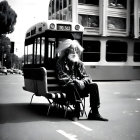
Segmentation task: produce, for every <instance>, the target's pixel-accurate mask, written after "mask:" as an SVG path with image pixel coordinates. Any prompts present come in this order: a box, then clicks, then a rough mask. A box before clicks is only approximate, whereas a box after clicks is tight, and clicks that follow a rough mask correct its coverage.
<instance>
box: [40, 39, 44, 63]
mask: <svg viewBox="0 0 140 140" xmlns="http://www.w3.org/2000/svg"><path fill="white" fill-rule="evenodd" d="M40 41H41V44H40V46H41V50H40V52H41V54H40V56H41V58H40V59H41V64H43V63H44V56H45V37H41V40H40Z"/></svg>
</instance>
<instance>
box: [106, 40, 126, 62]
mask: <svg viewBox="0 0 140 140" xmlns="http://www.w3.org/2000/svg"><path fill="white" fill-rule="evenodd" d="M106 60H107V61H108V62H126V61H127V43H126V42H121V41H107V43H106Z"/></svg>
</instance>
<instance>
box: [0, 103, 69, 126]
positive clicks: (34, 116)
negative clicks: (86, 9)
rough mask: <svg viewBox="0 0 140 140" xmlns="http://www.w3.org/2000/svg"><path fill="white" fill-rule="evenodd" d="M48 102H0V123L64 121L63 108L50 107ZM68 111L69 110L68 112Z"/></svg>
mask: <svg viewBox="0 0 140 140" xmlns="http://www.w3.org/2000/svg"><path fill="white" fill-rule="evenodd" d="M48 107H49V104H41V103H40V104H31V105H30V104H27V103H10V104H0V124H3V123H18V122H31V121H64V120H67V119H66V118H64V110H62V109H55V108H54V107H51V109H50V113H49V116H47V110H48ZM68 113H69V112H68Z"/></svg>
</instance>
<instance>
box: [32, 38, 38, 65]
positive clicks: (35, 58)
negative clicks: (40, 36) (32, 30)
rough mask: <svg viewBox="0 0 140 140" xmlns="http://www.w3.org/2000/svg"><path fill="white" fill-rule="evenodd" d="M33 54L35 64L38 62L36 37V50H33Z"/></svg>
mask: <svg viewBox="0 0 140 140" xmlns="http://www.w3.org/2000/svg"><path fill="white" fill-rule="evenodd" d="M33 55H34V62H33V63H34V64H36V63H37V40H36V39H35V41H34V52H33Z"/></svg>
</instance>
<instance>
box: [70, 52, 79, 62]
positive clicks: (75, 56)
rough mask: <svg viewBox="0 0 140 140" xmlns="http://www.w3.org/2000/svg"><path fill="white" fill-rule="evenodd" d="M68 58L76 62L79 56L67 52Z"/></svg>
mask: <svg viewBox="0 0 140 140" xmlns="http://www.w3.org/2000/svg"><path fill="white" fill-rule="evenodd" d="M68 59H69V60H70V61H72V62H78V61H79V56H78V54H69V55H68Z"/></svg>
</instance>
